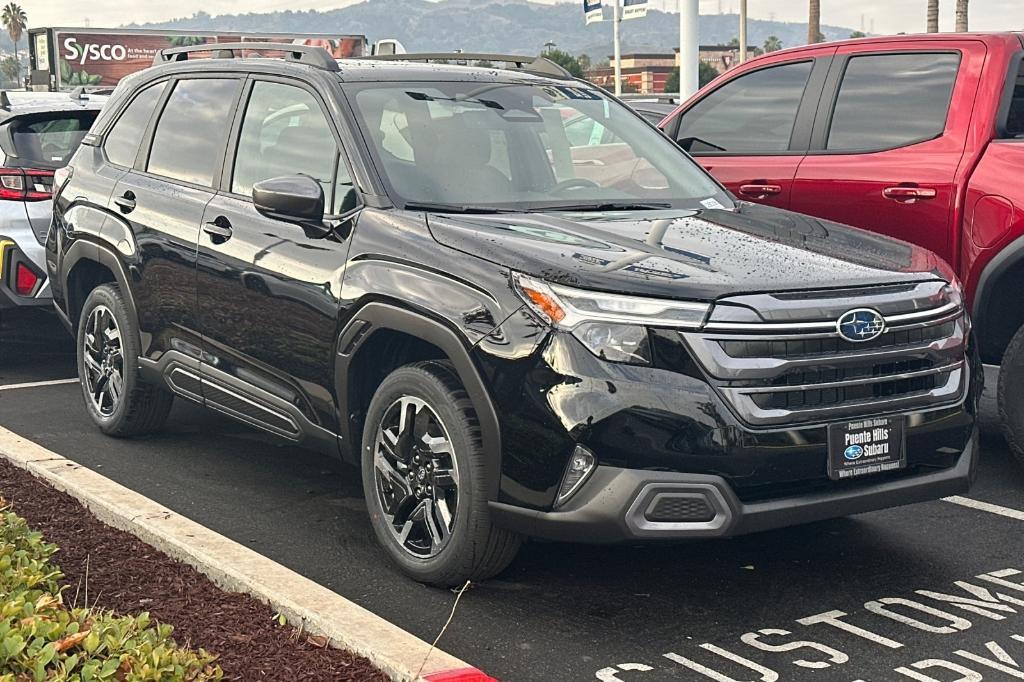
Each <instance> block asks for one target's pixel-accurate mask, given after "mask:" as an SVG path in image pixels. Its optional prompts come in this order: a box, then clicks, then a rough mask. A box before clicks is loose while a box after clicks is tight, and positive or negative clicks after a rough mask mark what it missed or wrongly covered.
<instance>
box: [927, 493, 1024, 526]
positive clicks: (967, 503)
mask: <svg viewBox="0 0 1024 682" xmlns="http://www.w3.org/2000/svg"><path fill="white" fill-rule="evenodd" d="M942 499H943V501H945V502H952V503H953V504H959V505H960V506H962V507H970V508H971V509H977V510H979V511H986V512H990V513H992V514H999V515H1000V516H1005V517H1007V518H1010V519H1016V520H1018V521H1024V511H1018V510H1016V509H1010V508H1009V507H1000V506H999V505H998V504H992V503H990V502H982V501H981V500H972V499H971V498H969V497H960V496H959V495H954V496H953V497H944V498H942Z"/></svg>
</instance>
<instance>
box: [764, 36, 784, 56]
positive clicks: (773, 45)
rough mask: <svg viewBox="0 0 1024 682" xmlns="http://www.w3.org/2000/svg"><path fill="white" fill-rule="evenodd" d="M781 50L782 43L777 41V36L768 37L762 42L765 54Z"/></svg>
mask: <svg viewBox="0 0 1024 682" xmlns="http://www.w3.org/2000/svg"><path fill="white" fill-rule="evenodd" d="M781 49H782V41H781V40H779V37H778V36H768V39H767V40H765V41H764V51H765V52H775V51H777V50H781Z"/></svg>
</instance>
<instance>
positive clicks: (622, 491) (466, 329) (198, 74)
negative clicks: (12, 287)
mask: <svg viewBox="0 0 1024 682" xmlns="http://www.w3.org/2000/svg"><path fill="white" fill-rule="evenodd" d="M252 47H253V46H252V45H251V44H250V45H247V46H245V50H244V51H243V48H242V46H240V45H234V46H232V45H227V46H219V47H218V52H217V54H215V55H213V56H214V57H220V58H197V57H199V56H200V52H199V49H200V48H175V49H171V50H166V51H164V52H163V53H162V54H161V55H159V56H158V58H157V61H158V62H160V64H159V65H157V66H155V68H152V69H149V70H146V71H144V72H141V73H139V74H136V75H134V76H132V77H129V78H127V79H125V80H124V81H123V82H122V83H121V85H119V86H118V88H117V90H116V92H115V94H114V95H113V97H112V99H111V101H110V102H109V104H108V106H107V107H106V108H105V109H104V111H103V112H102V114H101V116H100V117H99V119H98V120H97V122H96V124H95V126H94V127H93V129H92V131H91V132H90V134H89V135H88V137H87V138H86V140H85V142H84V145H83V147H82V148H81V149H80V151H79V152H78V153H77V155H76V156H75V157H74V159H73V161H72V163H71V164H70V166H69V167H68V169H67V170H66V171H60V172H59V174H58V179H57V184H58V191H59V194H58V198H57V201H56V208H55V210H54V221H53V226H52V228H51V230H50V234H49V239H48V241H47V250H48V253H47V258H48V265H49V268H50V277H51V281H52V286H53V293H54V298H55V300H56V304H57V307H58V310H59V312H60V314H61V315H62V316H63V318H64V320H65V322H66V323H67V325H68V326H69V328H70V329H72V330H73V331H74V333H75V335H76V337H77V344H78V361H79V362H78V364H79V375H80V379H81V385H82V389H83V393H84V397H85V404H86V407H87V409H88V411H89V413H90V415H91V416H92V418H93V420H94V421H95V422H96V424H97V425H98V426H99V428H100V429H102V430H103V431H104V432H106V433H108V434H110V435H112V436H136V435H140V434H144V433H147V432H151V431H153V430H154V429H157V428H159V427H160V426H161V424H162V422H163V421H164V419H165V417H166V416H167V414H168V410H169V409H170V406H171V401H172V396H179V397H182V398H185V399H188V400H191V401H195V402H198V403H201V404H204V405H207V406H208V407H211V408H213V409H214V410H217V411H219V412H222V413H224V414H227V415H230V416H232V417H235V418H237V419H240V420H242V421H244V422H247V423H249V424H251V425H253V426H255V427H258V428H260V429H263V430H265V431H268V432H270V433H273V434H276V435H277V436H280V437H282V438H286V439H289V440H291V441H293V442H297V443H302V444H306V445H308V446H310V447H316V448H320V449H323V450H324V451H327V452H330V453H333V454H336V455H339V456H340V457H342V458H344V459H345V460H346V461H348V462H350V463H352V464H354V465H357V466H359V467H360V468H361V470H362V479H363V486H364V490H365V496H366V504H367V507H368V510H369V515H370V519H371V523H372V525H373V528H374V530H375V532H376V534H377V537H378V539H379V540H380V543H381V545H382V547H383V548H384V549H385V551H386V552H387V554H388V555H389V556H390V557H391V558H392V559H393V560H394V561H395V562H396V563H397V564H398V565H399V566H400V567H401V568H402V569H403V570H404V571H405V572H406V573H407V574H409V575H410V576H412V577H414V578H415V579H417V580H421V581H425V582H428V583H432V584H436V585H453V584H457V583H461V582H462V581H464V580H465V579H468V578H473V579H481V578H485V577H487V576H491V575H493V574H495V573H497V572H498V571H500V570H502V569H503V568H504V567H505V566H506V565H507V564H508V563H509V562H510V561H511V560H512V558H513V556H514V555H515V553H516V550H517V549H518V547H519V545H520V542H521V538H522V537H524V536H535V537H546V538H552V539H560V540H573V541H583V542H615V541H619V542H623V541H625V542H632V541H640V540H680V539H689V538H706V537H718V536H730V535H735V534H739V533H748V532H752V531H760V530H764V529H768V528H775V527H779V526H783V525H788V524H793V523H802V522H808V521H815V520H819V519H824V518H829V517H836V516H841V515H848V514H854V513H858V512H863V511H867V510H873V509H879V508H883V507H889V506H895V505H901V504H907V503H911V502H917V501H922V500H928V499H934V498H938V497H942V496H945V495H950V494H955V493H961V492H964V491H965V490H967V488H968V486H969V484H970V481H971V479H972V477H973V473H974V469H975V462H976V461H977V458H978V452H977V445H976V431H975V412H976V404H977V397H978V392H979V388H980V383H981V373H980V372H979V371H978V365H977V364H976V359H975V356H974V351H973V344H972V343H971V340H970V323H969V321H968V318H967V316H966V314H965V312H964V308H963V303H962V300H961V291H960V285H959V283H958V282H957V281H956V279H955V277H954V275H953V273H952V272H951V270H950V269H949V268H948V267H947V266H946V265H944V264H943V262H942V261H941V260H939V259H937V258H936V257H935V256H934V255H933V254H931V253H930V252H927V251H924V250H921V249H919V248H917V247H914V246H911V245H910V244H906V243H903V242H897V241H893V240H891V239H887V238H883V237H880V236H877V235H873V234H870V233H868V232H864V231H861V230H857V229H853V228H850V227H845V226H842V225H837V224H834V223H828V222H825V221H822V220H817V219H814V218H810V217H807V216H802V215H798V214H794V213H790V212H786V211H781V210H777V209H772V208H768V207H764V206H758V205H755V204H749V203H744V202H739V201H737V200H736V199H735V198H733V197H732V196H730V195H729V194H728V192H726V191H725V190H724V189H723V188H722V187H721V186H720V185H718V184H717V183H716V182H715V181H714V180H713V179H712V178H711V177H710V176H709V175H707V174H706V173H705V172H704V171H703V170H701V168H700V167H699V166H698V165H696V164H695V163H693V162H692V161H691V160H690V158H689V157H688V156H687V155H686V154H685V153H684V152H683V151H682V150H680V149H679V148H678V147H677V146H675V145H674V144H673V143H672V142H671V141H669V140H668V139H667V138H665V137H663V136H662V134H661V133H660V132H659V131H658V130H657V129H656V128H655V127H654V126H652V125H650V124H649V123H647V122H646V121H645V120H644V119H643V118H641V117H640V116H639V115H637V114H636V113H634V112H632V111H631V110H630V109H628V108H627V107H626V106H624V105H622V104H621V103H620V102H619V101H617V100H616V99H614V98H612V97H610V96H608V95H607V94H606V93H604V92H603V91H601V90H599V89H597V88H595V87H593V86H591V85H589V84H587V83H585V82H582V81H577V80H573V79H572V78H571V77H570V76H569V75H568V74H567V73H564V72H562V71H561V70H559V69H558V68H557V67H555V65H553V64H551V63H550V62H545V61H543V60H536V61H530V60H523V59H518V58H511V57H508V58H502V59H503V62H507V63H508V64H509V67H508V68H503V69H496V68H481V67H471V66H460V65H457V64H432V63H430V61H429V60H428V59H427V58H426V57H423V56H419V57H414V56H405V57H404V58H403V59H404V60H405V61H401V60H354V61H342V62H337V61H334V60H333V59H331V58H329V57H328V56H327V54H326V53H325V52H321V51H319V50H317V49H316V48H303V47H295V46H277V49H280V50H282V52H278V53H274V54H273V55H271V54H268V53H264V56H262V57H261V56H259V55H255V54H254V53H252V52H251V49H252ZM261 49H265V50H269V49H274V46H266V47H263V46H261ZM275 55H276V56H275ZM190 56H191V57H192V58H191V59H189V57H190ZM228 57H233V58H228ZM458 58H459V59H471V58H474V57H472V56H466V55H461V56H460V57H458ZM494 61H497V59H495V60H494ZM413 62H422V63H413ZM281 484H282V485H287V484H288V483H287V481H282V482H281Z"/></svg>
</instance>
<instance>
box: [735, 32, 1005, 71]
mask: <svg viewBox="0 0 1024 682" xmlns="http://www.w3.org/2000/svg"><path fill="white" fill-rule="evenodd" d="M962 38H969V39H971V38H973V39H975V40H981V41H983V42H986V43H996V44H998V43H1004V44H1007V43H1009V44H1011V47H1014V48H1016V49H1019V48H1020V43H1021V42H1022V40H1024V34H1022V33H1019V32H1016V33H1010V32H1005V31H1003V32H972V33H900V34H897V35H888V36H869V37H867V38H850V39H848V40H832V41H828V42H823V43H811V44H809V45H799V46H797V47H787V48H785V49H782V50H776V51H775V52H767V53H765V54H763V55H760V56H759V57H755V58H753V59H750V60H747V61H746V62H744V66H746V65H747V64H750V63H752V62H757V61H761V60H765V61H768V60H771V61H774V60H776V59H778V58H780V57H782V58H784V57H786V56H788V55H799V54H801V53H804V52H813V51H817V50H822V49H826V48H827V49H834V48H836V47H843V46H845V45H873V44H879V45H885V44H886V43H900V42H906V41H908V40H912V41H914V42H921V41H923V42H937V43H938V42H948V41H950V40H957V39H962Z"/></svg>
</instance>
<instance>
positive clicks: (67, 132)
mask: <svg viewBox="0 0 1024 682" xmlns="http://www.w3.org/2000/svg"><path fill="white" fill-rule="evenodd" d="M97 113H98V112H96V111H66V112H54V113H51V114H36V115H33V116H24V117H21V118H16V119H14V120H13V121H11V123H10V124H9V125H10V126H11V139H12V140H13V142H14V149H15V152H16V153H17V154H18V156H17V158H15V159H8V163H7V165H9V166H10V165H17V166H22V167H26V168H48V169H53V168H63V167H64V166H66V165H68V161H70V160H71V155H72V154H74V153H75V150H77V149H78V145H80V144H81V143H82V138H83V137H85V135H86V133H88V132H89V128H90V127H91V126H92V124H93V121H95V120H96V114H97Z"/></svg>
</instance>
